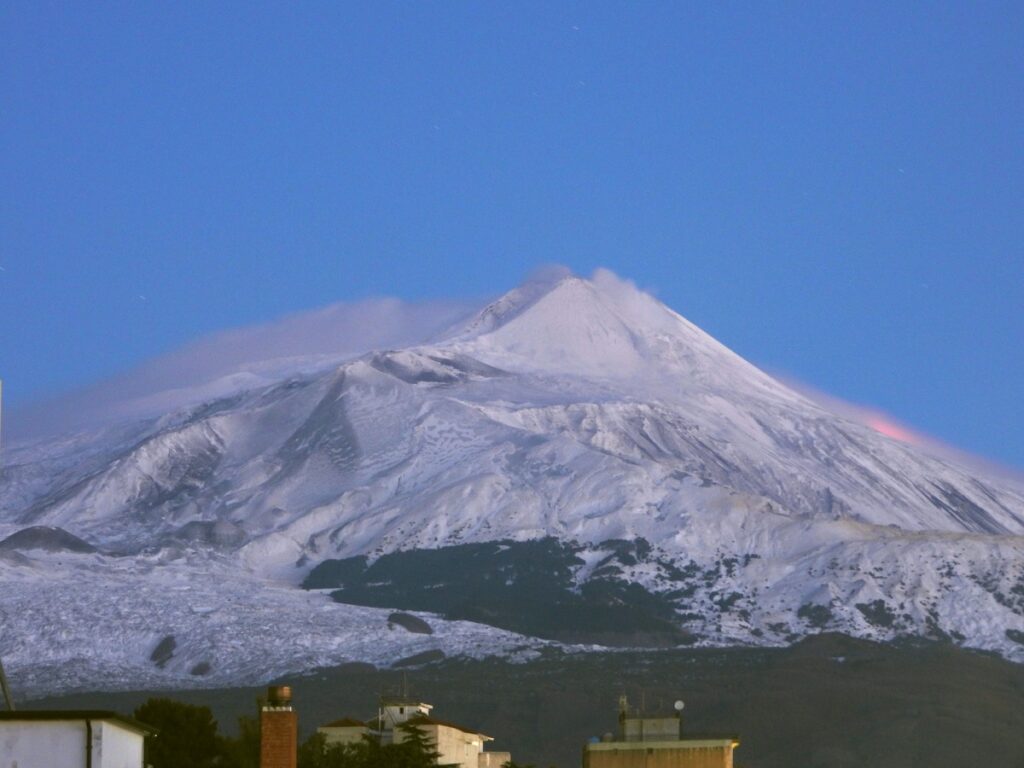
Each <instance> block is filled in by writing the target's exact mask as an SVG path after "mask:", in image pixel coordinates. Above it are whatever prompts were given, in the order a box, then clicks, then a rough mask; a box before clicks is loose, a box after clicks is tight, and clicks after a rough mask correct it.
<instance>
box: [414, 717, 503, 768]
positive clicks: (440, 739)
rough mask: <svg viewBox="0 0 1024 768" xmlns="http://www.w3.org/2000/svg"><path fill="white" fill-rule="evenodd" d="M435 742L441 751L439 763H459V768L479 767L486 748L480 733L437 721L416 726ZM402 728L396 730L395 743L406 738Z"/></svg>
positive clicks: (436, 747)
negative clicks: (481, 754)
mask: <svg viewBox="0 0 1024 768" xmlns="http://www.w3.org/2000/svg"><path fill="white" fill-rule="evenodd" d="M416 727H417V728H418V729H419V730H421V731H423V733H425V734H426V736H427V738H428V739H429V740H430V741H431V742H433V744H434V749H435V750H436V751H437V752H439V753H440V757H438V758H437V764H438V765H457V766H459V768H478V764H479V755H480V753H481V752H483V750H484V737H483V736H482V735H481V734H479V733H466V732H465V731H461V730H459V729H458V728H452V727H450V726H447V725H439V724H437V723H423V724H419V725H417V726H416ZM401 734H402V732H401V731H400V730H398V731H395V743H396V744H401V743H402V741H403V740H404V739H403V738H402V735H401Z"/></svg>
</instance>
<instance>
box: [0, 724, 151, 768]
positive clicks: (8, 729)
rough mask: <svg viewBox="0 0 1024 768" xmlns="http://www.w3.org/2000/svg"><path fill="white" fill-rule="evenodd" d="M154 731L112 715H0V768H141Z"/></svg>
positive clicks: (146, 726)
mask: <svg viewBox="0 0 1024 768" xmlns="http://www.w3.org/2000/svg"><path fill="white" fill-rule="evenodd" d="M155 733H156V730H155V729H153V728H151V727H149V726H148V725H144V724H143V723H140V722H138V721H136V720H132V719H131V718H128V717H123V716H122V715H118V714H117V713H115V712H107V711H101V710H67V711H60V710H37V711H32V710H24V711H18V712H0V768H142V766H143V753H144V748H145V741H146V737H148V736H153V735H155Z"/></svg>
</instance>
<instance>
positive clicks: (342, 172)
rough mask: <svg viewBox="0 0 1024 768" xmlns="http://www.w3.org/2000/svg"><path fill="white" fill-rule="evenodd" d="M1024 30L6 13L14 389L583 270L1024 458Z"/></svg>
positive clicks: (911, 418)
mask: <svg viewBox="0 0 1024 768" xmlns="http://www.w3.org/2000/svg"><path fill="white" fill-rule="evenodd" d="M897 5H898V6H899V7H893V6H897ZM1021 40H1024V6H1022V5H1021V4H1020V3H972V4H967V3H962V4H955V5H954V4H946V3H935V4H930V5H929V6H928V7H925V6H924V5H923V4H921V5H917V4H909V3H900V4H892V3H875V4H872V3H856V4H852V3H849V4H842V5H841V4H837V3H833V4H825V3H818V4H810V3H808V4H800V5H797V4H786V3H780V4H764V3H757V4H724V3H715V4H708V5H706V6H702V7H701V6H697V5H696V4H689V3H686V4H683V3H662V4H655V3H621V4H610V3H596V2H588V3H578V4H557V3H543V4H541V3H537V4H531V3H509V4H481V3H454V2H453V3H421V4H412V3H385V2H374V3H363V4H356V3H323V4H315V3H304V4H286V3H274V4H271V3H245V4H243V3H238V4H230V3H216V4H215V3H166V4H155V3H154V4H148V3H147V4H134V3H123V4H122V3H75V4H72V3H67V4H59V3H45V2H40V1H38V0H35V1H33V2H12V3H6V4H4V5H3V7H2V8H0V179H2V181H3V183H2V185H0V268H2V270H3V271H0V375H2V376H3V378H4V380H5V394H6V395H7V399H8V401H9V402H12V403H22V404H24V403H27V402H30V401H33V400H38V399H39V398H42V397H45V396H48V395H52V394H54V393H58V392H62V391H66V390H68V389H73V388H76V387H80V386H83V385H86V384H88V383H90V382H93V381H96V380H98V379H101V378H103V377H107V376H110V375H112V374H115V373H117V372H119V371H123V370H125V369H126V368H129V367H131V366H133V365H136V364H138V363H139V362H141V361H143V360H145V359H147V358H150V357H152V356H154V355H158V354H161V353H164V352H166V351H168V350H170V349H173V348H175V347H177V346H179V345H181V344H183V343H185V342H187V341H189V340H191V339H194V338H196V337H197V336H200V335H202V334H206V333H210V332H212V331H216V330H219V329H222V328H225V327H231V326H239V325H246V324H250V323H257V322H264V321H266V320H269V319H272V318H274V317H277V316H279V315H281V314H283V313H288V312H293V311H297V310H302V309H307V308H311V307H316V306H320V305H324V304H328V303H332V302H336V301H339V300H354V299H360V298H364V297H368V296H379V295H394V296H399V297H402V298H405V299H412V300H419V299H437V298H445V297H479V296H487V295H492V294H495V293H499V292H501V291H504V290H506V289H508V288H509V287H512V286H513V285H515V284H517V283H518V282H520V281H521V280H522V279H523V278H524V277H525V276H526V275H527V274H528V273H529V272H531V270H533V269H535V268H536V267H537V266H538V265H542V264H546V263H552V262H557V263H562V264H566V265H568V266H569V267H571V268H572V269H574V270H576V271H578V272H580V273H582V274H589V273H590V272H591V271H592V270H593V269H594V268H595V267H598V266H605V267H608V268H610V269H612V270H614V271H615V272H617V273H619V274H621V275H623V276H625V277H628V278H631V279H633V280H634V281H636V282H637V284H638V285H640V286H641V287H643V288H645V289H648V290H651V291H653V292H654V293H656V294H657V295H658V296H659V298H661V299H662V300H663V301H665V302H666V303H668V304H669V305H670V306H672V307H673V308H674V309H676V310H678V311H680V312H681V313H682V314H684V315H685V316H687V317H688V318H689V319H691V320H693V321H694V322H695V323H697V324H698V325H700V326H701V327H703V328H704V329H705V330H707V331H708V332H710V333H711V334H713V335H714V336H716V337H717V338H719V339H720V340H721V341H723V342H724V343H726V344H728V345H729V346H731V347H732V348H733V349H735V350H736V351H738V352H739V353H740V354H742V355H744V356H745V357H747V358H748V359H751V360H752V361H754V362H756V363H758V364H759V365H762V366H763V367H766V368H768V369H770V370H772V371H775V372H783V373H785V374H787V375H789V376H792V377H795V378H797V379H799V380H801V381H803V382H806V383H808V384H810V385H812V386H813V387H816V388H817V389H820V390H824V391H826V392H828V393H830V394H833V395H835V396H838V397H840V398H844V399H847V400H851V401H854V402H857V403H862V404H867V405H871V406H875V407H878V408H881V409H884V410H886V411H888V412H890V413H892V414H894V415H895V416H896V417H898V418H899V419H901V420H903V421H904V422H906V423H909V424H910V425H912V426H914V427H916V428H917V429H920V430H922V431H924V432H926V433H928V434H931V435H934V436H936V437H938V438H939V439H942V440H944V441H947V442H949V443H952V444H954V445H956V446H959V447H961V448H964V449H967V450H970V451H974V452H976V453H979V454H981V455H983V456H987V457H990V458H993V459H996V460H998V461H1002V462H1005V463H1007V464H1011V465H1015V466H1017V467H1021V466H1024V407H1022V405H1021V396H1020V392H1021V389H1022V385H1021V382H1022V379H1024V352H1022V347H1024V319H1022V317H1024V315H1022V310H1021V307H1024V252H1022V243H1024V144H1022V142H1024V99H1022V96H1021V94H1024V46H1022V45H1021Z"/></svg>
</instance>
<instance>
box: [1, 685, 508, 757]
mask: <svg viewBox="0 0 1024 768" xmlns="http://www.w3.org/2000/svg"><path fill="white" fill-rule="evenodd" d="M432 709H433V707H432V706H431V705H430V704H424V703H423V702H421V701H417V700H415V699H407V698H390V699H388V698H386V699H383V700H382V701H381V706H380V711H379V712H378V715H377V717H376V718H375V719H373V720H371V721H369V722H367V723H364V722H361V721H359V720H353V719H350V718H345V719H342V720H336V721H334V722H333V723H328V724H327V725H324V726H321V727H320V728H318V729H317V730H318V731H319V732H320V733H322V734H323V735H324V736H325V738H326V741H327V743H328V744H353V743H357V742H359V741H361V740H362V739H363V738H364V737H366V736H371V737H373V738H376V739H379V740H380V743H381V744H401V743H402V741H404V739H405V733H406V732H405V730H404V729H403V728H402V727H401V726H403V725H405V724H406V723H408V724H409V725H410V726H414V727H415V728H416V729H417V730H418V731H420V732H421V733H423V734H424V735H426V737H427V740H428V741H429V742H430V743H431V744H433V745H434V749H435V751H437V752H438V753H439V755H438V758H437V764H438V765H444V766H458V768H501V766H503V765H504V764H505V763H507V762H509V761H510V760H511V759H512V756H511V755H510V754H509V753H508V752H485V751H484V745H485V743H486V742H488V741H494V739H493V738H492V737H490V736H487V735H485V734H483V733H480V732H479V731H476V730H473V729H472V728H463V727H462V726H461V725H456V724H455V723H449V722H445V721H444V720H436V719H434V718H432V717H431V716H430V710H432ZM0 768H4V767H3V766H0Z"/></svg>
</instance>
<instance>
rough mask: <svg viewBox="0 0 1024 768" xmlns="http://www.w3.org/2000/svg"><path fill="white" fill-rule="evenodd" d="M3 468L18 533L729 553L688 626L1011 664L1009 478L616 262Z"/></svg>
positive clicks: (323, 549)
mask: <svg viewBox="0 0 1024 768" xmlns="http://www.w3.org/2000/svg"><path fill="white" fill-rule="evenodd" d="M3 478H4V485H3V493H2V495H0V521H2V522H3V523H4V524H5V529H6V530H7V531H8V532H10V531H13V530H16V529H18V528H20V527H24V526H28V525H53V526H61V527H64V528H66V529H68V530H70V531H71V532H73V533H74V534H76V535H79V536H82V537H84V538H86V539H88V540H90V541H91V542H93V543H97V544H99V545H100V546H101V547H105V548H106V549H108V550H113V551H116V552H118V553H121V554H123V555H125V557H126V558H128V560H129V561H131V562H136V560H138V559H139V558H146V557H151V556H152V555H151V554H149V553H151V552H154V551H158V550H160V549H161V548H163V551H164V552H165V553H167V552H171V553H173V552H176V551H181V547H182V545H183V542H191V541H194V539H195V537H196V535H197V531H200V530H201V531H206V532H208V531H211V530H212V528H211V526H213V525H214V524H215V523H216V524H217V525H219V526H220V528H218V530H219V531H221V532H222V533H223V535H221V536H220V537H219V538H218V537H217V536H213V537H212V539H211V538H210V537H209V536H208V537H207V538H208V539H209V540H210V542H211V546H214V547H219V548H220V550H221V554H218V555H217V558H219V559H216V562H217V563H222V561H224V562H233V563H235V566H236V567H237V568H238V569H239V572H240V573H245V574H249V575H247V576H245V577H244V578H246V579H249V578H252V579H266V578H270V579H274V580H276V581H277V582H278V583H281V584H282V587H281V588H282V589H284V585H287V584H295V583H297V582H298V581H300V580H301V578H302V577H303V575H304V574H305V573H307V572H308V570H309V568H310V567H311V566H312V565H314V564H316V563H317V562H320V561H322V560H324V559H327V558H332V557H346V556H352V555H358V554H370V555H376V554H380V553H384V552H390V551H395V550H402V549H412V548H434V547H440V546H445V545H451V544H456V543H460V542H479V541H492V540H498V539H513V540H527V539H534V538H540V537H544V536H550V535H553V536H556V537H559V538H561V539H563V540H572V541H576V542H580V543H581V544H583V545H586V546H590V547H594V548H598V549H599V548H600V546H601V543H602V542H606V541H608V540H610V539H633V538H636V537H643V538H644V539H646V540H647V541H649V542H651V543H652V544H653V545H654V546H655V548H656V549H657V550H658V552H659V553H660V554H661V555H663V556H664V557H665V558H668V559H669V560H672V561H675V562H677V563H680V564H686V563H695V564H697V565H698V566H699V567H700V568H702V569H705V571H706V572H707V571H710V569H712V568H713V567H716V566H715V564H716V563H721V562H722V561H728V560H729V559H730V558H742V561H743V562H744V563H745V565H744V566H743V567H742V568H739V569H737V570H735V572H730V573H723V574H721V577H720V578H718V580H717V581H716V582H715V583H714V584H713V585H711V584H708V585H703V586H702V585H695V586H694V591H693V594H694V602H695V604H696V605H699V607H700V613H701V617H702V618H701V619H700V620H699V621H698V620H694V619H692V618H691V619H690V621H691V627H693V626H695V624H699V627H698V629H699V632H700V634H701V637H703V638H704V641H705V642H712V643H713V642H752V643H758V642H771V643H777V642H784V641H785V640H786V639H789V638H791V637H792V636H799V635H800V634H802V633H806V632H808V631H814V630H815V629H816V628H820V626H826V625H827V626H829V627H830V628H838V629H842V630H844V631H848V632H851V633H854V634H860V635H865V636H872V637H881V638H887V637H894V636H897V635H900V634H920V635H930V636H943V637H952V638H954V639H956V640H957V641H958V642H962V643H964V644H967V645H971V646H974V647H982V648H990V649H995V650H998V651H1000V652H1002V653H1004V654H1006V655H1008V656H1011V657H1013V658H1021V659H1022V660H1024V647H1022V646H1021V645H1019V644H1018V643H1016V642H1015V641H1014V640H1013V637H1015V635H1014V634H1013V633H1014V632H1020V631H1024V538H1022V534H1024V492H1022V490H1021V488H1019V487H1017V486H1015V485H1014V484H1012V483H1010V482H1008V481H1006V480H1005V479H1000V480H994V479H990V478H984V477H980V476H976V474H975V473H974V472H972V471H970V470H968V469H965V468H963V467H960V466H956V465H954V464H952V463H951V462H949V461H946V460H943V459H941V458H938V457H935V456H930V455H928V454H926V453H924V452H922V451H921V450H920V449H918V448H915V447H913V446H910V445H906V444H903V443H899V442H896V441H893V440H891V439H889V438H886V437H884V436H882V435H880V434H878V433H877V432H874V431H873V430H871V429H869V428H868V427H865V426H863V425H861V424H858V423H855V422H851V421H848V420H845V419H842V418H840V417H838V416H836V415H834V414H832V413H830V412H828V411H826V410H824V409H823V408H821V407H820V406H818V405H816V404H814V403H812V402H810V401H809V400H807V399H806V398H804V397H802V396H801V395H798V394H797V393H795V392H793V391H792V390H790V389H788V388H786V387H785V386H783V385H782V384H780V383H779V382H777V381H775V380H773V379H772V378H770V377H769V376H767V375H765V374H764V373H763V372H761V371H759V370H758V369H756V368H755V367H754V366H752V365H750V364H749V363H747V362H746V361H744V360H742V359H741V358H739V357H738V356H737V355H735V354H734V353H732V352H731V351H730V350H728V349H726V348H725V347H723V346H722V345H721V344H719V343H718V342H716V341H715V340H714V339H712V338H711V337H709V336H708V335H707V334H705V333H703V332H702V331H701V330H700V329H698V328H696V327H695V326H693V325H692V324H691V323H689V322H688V321H686V320H685V319H683V318H682V317H680V316H679V315H677V314H676V313H674V312H672V311H671V310H669V309H668V308H666V307H664V306H663V305H662V304H660V303H659V302H657V301H656V300H654V299H653V298H651V297H650V296H648V295H646V294H643V293H642V292H640V291H637V290H636V289H635V288H633V287H632V286H631V285H629V284H627V283H623V282H622V281H620V280H618V279H617V278H615V277H614V276H613V275H611V274H610V273H598V274H597V275H595V277H594V279H593V280H589V281H588V280H583V279H580V278H576V277H571V276H567V277H562V278H560V279H558V280H557V281H554V282H549V283H540V282H534V283H530V284H527V285H525V286H523V287H521V288H519V289H516V290H514V291H512V292H510V293H509V294H507V295H506V296H504V297H502V298H500V299H499V300H497V301H496V302H494V303H492V304H491V305H489V306H488V307H486V308H484V309H483V310H482V311H481V312H480V313H479V314H478V315H477V316H476V317H475V318H474V319H472V320H470V321H469V322H468V323H465V324H462V325H460V326H456V327H454V328H452V329H451V330H450V331H449V332H447V333H446V334H445V335H444V336H443V337H441V338H439V339H438V340H436V341H435V342H433V343H430V344H423V345H418V346H413V347H408V348H403V349H394V350H379V351H377V352H374V353H370V354H367V355H364V356H362V357H360V358H358V359H356V360H352V361H349V362H346V363H344V364H342V365H340V366H338V367H335V368H332V369H330V370H327V371H325V372H322V373H305V374H296V375H294V376H292V377H291V378H286V379H284V380H282V381H280V382H278V383H276V384H273V385H271V386H264V387H258V388H255V389H251V390H245V391H240V392H237V393H235V394H231V395H229V396H225V397H222V398H219V399H217V400H214V401H211V402H208V403H205V404H202V405H199V406H195V407H192V408H189V409H185V410H180V411H176V412H172V413H169V414H167V415H166V416H164V417H162V418H160V419H157V420H150V421H142V422H137V423H135V424H129V425H121V426H119V427H117V428H116V429H115V428H109V429H107V430H106V431H103V432H100V433H97V434H95V435H94V436H76V437H73V438H68V439H64V440H62V441H55V442H52V443H47V444H41V445H35V446H30V447H26V448H24V449H22V450H20V451H12V453H11V454H10V455H9V457H8V465H7V467H6V468H5V469H4V474H3ZM197 526H199V527H197ZM201 526H207V527H206V528H202V527H201ZM225 532H226V533H225ZM0 533H3V531H2V530H0ZM204 535H205V534H204ZM211 536H212V534H211ZM182 557H184V556H182ZM164 559H167V556H166V555H165V558H164ZM212 562H214V561H213V560H208V559H203V558H198V559H195V558H193V561H190V562H188V563H181V562H179V561H177V560H173V558H171V563H174V564H173V565H171V564H167V565H162V566H160V567H159V568H155V572H160V568H175V569H182V570H187V569H189V568H192V569H195V570H196V571H197V572H199V573H204V572H206V571H207V570H209V569H211V568H213V566H212V565H211V564H210V563H212ZM110 568H111V569H113V566H110ZM224 568H225V566H223V565H217V569H219V570H218V571H217V572H218V573H224V572H225V571H224ZM719 570H721V569H719ZM102 572H103V569H102V568H100V569H98V570H97V573H98V574H102ZM94 578H95V579H96V581H92V582H89V583H99V582H100V581H102V577H101V576H100V575H97V576H95V577H94ZM239 578H242V577H241V576H240V577H239ZM581 578H584V575H583V574H581ZM630 578H633V579H635V580H636V581H638V582H640V583H645V584H646V585H647V586H648V587H650V588H651V589H658V585H657V584H656V583H655V582H653V581H651V579H650V573H648V572H646V571H644V570H643V569H639V570H637V571H636V572H635V573H632V574H631V575H630ZM716 578H717V577H716ZM29 581H31V579H29ZM227 591H228V592H230V590H227ZM215 592H216V590H213V593H215ZM275 594H276V593H275ZM282 594H286V593H282ZM733 595H735V597H733ZM726 596H728V598H727V599H726ZM958 597H959V599H958ZM964 598H969V599H964ZM1018 598H1020V599H1018ZM5 599H6V600H9V599H10V598H0V607H4V610H7V608H6V607H5V606H4V603H3V601H4V600H5ZM306 599H307V598H306V597H305V596H296V601H297V602H296V604H297V605H298V604H300V603H301V602H302V601H303V600H306ZM210 600H215V594H211V596H210ZM877 601H881V603H879V602H877ZM858 605H860V606H862V607H860V608H858V607H857V606H858ZM863 606H874V608H863ZM879 606H880V607H879ZM815 607H817V608H820V609H821V610H818V611H815ZM876 609H877V610H876ZM249 610H251V609H250V608H246V609H245V611H249ZM822 611H826V613H823V612H822ZM879 611H880V612H881V613H879ZM243 613H244V611H242V612H240V614H239V615H240V618H239V619H238V620H239V621H242V620H243V619H242V618H241V616H242V614H243ZM691 613H692V611H691ZM826 614H827V616H828V618H827V619H826V618H824V617H825V616H826ZM890 614H892V617H890ZM38 616H39V619H38V620H39V621H40V622H41V623H43V624H45V622H46V621H51V622H53V623H54V625H56V624H59V623H60V622H61V621H63V620H64V619H58V618H54V616H52V615H51V616H50V618H49V619H47V618H46V617H45V615H43V614H38ZM879 616H881V617H882V618H881V619H880V618H879ZM814 617H817V618H814ZM819 619H820V620H819ZM694 622H695V624H694ZM1008 631H1009V634H1008V633H1007V632H1008ZM37 635H40V636H41V635H42V632H38V633H37ZM1021 637H1024V635H1021ZM2 642H4V641H3V640H0V643H2ZM8 642H9V641H8ZM7 652H8V651H5V649H4V647H3V646H2V645H0V654H4V653H7ZM237 674H239V675H241V674H242V672H241V670H239V671H238V673H237Z"/></svg>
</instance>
